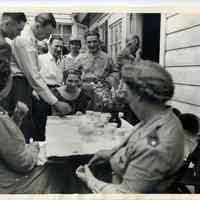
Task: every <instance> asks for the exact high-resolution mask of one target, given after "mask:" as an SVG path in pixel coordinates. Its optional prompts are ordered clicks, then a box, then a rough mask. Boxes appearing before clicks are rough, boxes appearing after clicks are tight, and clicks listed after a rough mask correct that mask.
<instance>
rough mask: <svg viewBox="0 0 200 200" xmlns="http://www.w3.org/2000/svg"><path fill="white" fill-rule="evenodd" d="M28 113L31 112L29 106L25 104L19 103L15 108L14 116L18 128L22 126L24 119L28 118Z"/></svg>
mask: <svg viewBox="0 0 200 200" xmlns="http://www.w3.org/2000/svg"><path fill="white" fill-rule="evenodd" d="M28 111H29V108H28V106H27V105H26V104H24V103H23V102H21V101H18V102H17V104H16V106H15V109H14V112H13V115H12V119H13V121H14V122H15V123H16V124H17V125H18V126H21V123H22V121H23V119H24V117H25V116H26V114H27V112H28Z"/></svg>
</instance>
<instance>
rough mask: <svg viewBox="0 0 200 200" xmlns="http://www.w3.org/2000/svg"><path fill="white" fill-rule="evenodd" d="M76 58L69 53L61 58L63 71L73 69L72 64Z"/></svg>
mask: <svg viewBox="0 0 200 200" xmlns="http://www.w3.org/2000/svg"><path fill="white" fill-rule="evenodd" d="M77 56H78V55H77ZM77 56H72V54H71V53H69V54H67V55H65V56H63V62H64V69H65V70H67V69H69V68H72V67H73V62H74V60H75V59H76V57H77Z"/></svg>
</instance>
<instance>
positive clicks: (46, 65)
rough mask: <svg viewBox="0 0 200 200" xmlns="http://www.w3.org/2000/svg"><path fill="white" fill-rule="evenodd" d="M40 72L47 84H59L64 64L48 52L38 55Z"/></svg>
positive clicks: (61, 79) (61, 80)
mask: <svg viewBox="0 0 200 200" xmlns="http://www.w3.org/2000/svg"><path fill="white" fill-rule="evenodd" d="M39 66H40V74H41V75H42V77H43V78H44V80H45V81H46V83H47V85H61V84H62V82H63V70H64V65H63V62H62V61H57V62H56V60H55V58H54V57H53V56H52V55H51V54H50V53H46V54H42V55H39Z"/></svg>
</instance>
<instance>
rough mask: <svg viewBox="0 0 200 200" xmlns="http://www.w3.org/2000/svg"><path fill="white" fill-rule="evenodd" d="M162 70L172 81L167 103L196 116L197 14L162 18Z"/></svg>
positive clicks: (199, 97) (199, 78)
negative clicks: (167, 72) (163, 69)
mask: <svg viewBox="0 0 200 200" xmlns="http://www.w3.org/2000/svg"><path fill="white" fill-rule="evenodd" d="M165 17H166V24H165V26H166V32H165V51H164V56H165V59H164V60H165V67H166V69H167V70H168V71H169V72H170V74H171V75H172V77H173V80H174V82H175V94H174V97H173V99H172V101H170V102H169V103H170V104H171V105H172V106H174V107H176V108H178V109H180V110H181V112H184V113H185V112H189V113H194V114H196V115H198V116H199V117H200V15H193V14H184V15H183V14H177V13H172V14H171V15H170V14H167V15H166V16H165Z"/></svg>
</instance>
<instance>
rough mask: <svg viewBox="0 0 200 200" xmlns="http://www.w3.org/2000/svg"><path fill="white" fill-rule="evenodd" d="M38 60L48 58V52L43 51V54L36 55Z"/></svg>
mask: <svg viewBox="0 0 200 200" xmlns="http://www.w3.org/2000/svg"><path fill="white" fill-rule="evenodd" d="M38 58H39V60H44V59H47V58H49V54H48V53H44V54H40V55H38Z"/></svg>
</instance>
